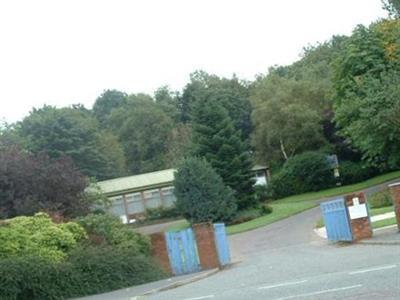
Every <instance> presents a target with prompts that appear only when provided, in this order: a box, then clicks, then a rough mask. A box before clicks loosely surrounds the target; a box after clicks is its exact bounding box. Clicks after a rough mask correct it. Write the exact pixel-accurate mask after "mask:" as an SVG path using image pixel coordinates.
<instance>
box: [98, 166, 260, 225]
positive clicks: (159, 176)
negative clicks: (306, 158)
mask: <svg viewBox="0 0 400 300" xmlns="http://www.w3.org/2000/svg"><path fill="white" fill-rule="evenodd" d="M174 172H175V169H167V170H161V171H157V172H150V173H145V174H139V175H133V176H127V177H120V178H115V179H109V180H104V181H99V182H98V185H99V187H100V189H101V191H102V192H103V193H104V195H105V196H106V197H107V198H108V199H109V200H111V206H110V208H109V211H110V212H111V213H112V214H114V215H116V216H119V217H120V218H121V219H122V220H123V222H124V223H130V222H132V221H134V220H136V219H141V218H144V216H145V213H146V210H147V209H152V208H161V207H162V208H169V207H173V206H174V205H175V201H176V199H175V195H174ZM252 172H253V173H254V179H255V180H256V183H255V185H266V184H267V178H268V168H267V167H264V166H254V167H253V169H252Z"/></svg>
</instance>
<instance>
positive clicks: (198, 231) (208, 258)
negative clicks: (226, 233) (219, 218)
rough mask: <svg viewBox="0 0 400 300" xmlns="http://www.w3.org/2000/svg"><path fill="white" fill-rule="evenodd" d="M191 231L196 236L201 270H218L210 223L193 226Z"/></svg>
mask: <svg viewBox="0 0 400 300" xmlns="http://www.w3.org/2000/svg"><path fill="white" fill-rule="evenodd" d="M193 230H194V234H195V236H196V241H197V250H198V253H199V259H200V265H201V268H202V269H203V270H206V269H213V268H219V267H220V264H219V259H218V252H217V246H216V244H215V238H214V227H213V225H212V224H211V223H201V224H194V225H193Z"/></svg>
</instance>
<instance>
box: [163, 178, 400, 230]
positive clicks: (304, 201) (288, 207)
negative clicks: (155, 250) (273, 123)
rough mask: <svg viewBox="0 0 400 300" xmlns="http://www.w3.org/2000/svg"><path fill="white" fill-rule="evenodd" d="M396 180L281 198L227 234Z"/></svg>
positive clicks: (183, 225) (180, 225)
mask: <svg viewBox="0 0 400 300" xmlns="http://www.w3.org/2000/svg"><path fill="white" fill-rule="evenodd" d="M396 178H400V171H395V172H391V173H387V174H384V175H380V176H377V177H374V178H371V179H368V180H366V181H363V182H360V183H356V184H351V185H346V186H340V187H335V188H331V189H327V190H323V191H319V192H312V193H306V194H301V195H294V196H290V197H286V198H283V199H280V200H275V201H272V202H270V205H271V206H272V208H273V211H272V213H271V214H268V215H265V216H262V217H259V218H256V219H253V220H251V221H248V222H244V223H242V224H237V225H231V226H228V227H227V232H228V234H236V233H240V232H245V231H249V230H252V229H256V228H259V227H262V226H265V225H268V224H271V223H273V222H276V221H279V220H282V219H284V218H287V217H290V216H292V215H295V214H298V213H300V212H303V211H305V210H307V209H310V208H312V207H315V206H317V203H316V201H315V200H320V199H324V198H329V197H334V196H339V195H343V194H348V193H352V192H357V191H360V190H363V189H366V188H369V187H372V186H375V185H379V184H382V183H385V182H387V181H390V180H393V179H396ZM385 209H386V208H385ZM391 209H393V208H391ZM389 211H390V210H389ZM382 213H384V212H379V213H378V214H382ZM371 214H372V212H371ZM385 221H386V220H385ZM322 226H323V225H322ZM187 227H189V223H188V222H187V221H182V222H180V223H178V224H175V225H173V226H171V227H169V228H168V231H177V230H180V229H184V228H187Z"/></svg>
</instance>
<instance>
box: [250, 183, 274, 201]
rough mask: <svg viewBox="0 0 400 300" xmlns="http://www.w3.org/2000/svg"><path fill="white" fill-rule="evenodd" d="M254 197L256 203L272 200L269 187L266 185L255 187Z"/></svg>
mask: <svg viewBox="0 0 400 300" xmlns="http://www.w3.org/2000/svg"><path fill="white" fill-rule="evenodd" d="M254 197H255V198H256V203H261V202H264V201H267V200H268V199H269V198H271V195H270V192H269V189H268V187H267V186H266V185H256V186H254Z"/></svg>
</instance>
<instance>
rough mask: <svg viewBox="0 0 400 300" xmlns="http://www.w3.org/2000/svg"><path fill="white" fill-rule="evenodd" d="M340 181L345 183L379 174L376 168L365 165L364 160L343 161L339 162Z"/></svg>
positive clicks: (355, 181)
mask: <svg viewBox="0 0 400 300" xmlns="http://www.w3.org/2000/svg"><path fill="white" fill-rule="evenodd" d="M339 172H340V181H341V183H342V184H343V185H348V184H353V183H358V182H361V181H365V180H367V179H370V178H372V177H374V176H376V175H378V174H379V171H378V170H377V169H375V168H371V167H367V166H364V164H363V163H362V162H352V161H342V162H340V164H339Z"/></svg>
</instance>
